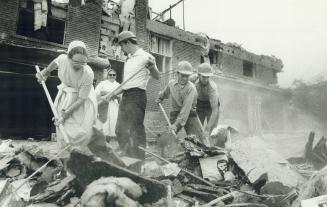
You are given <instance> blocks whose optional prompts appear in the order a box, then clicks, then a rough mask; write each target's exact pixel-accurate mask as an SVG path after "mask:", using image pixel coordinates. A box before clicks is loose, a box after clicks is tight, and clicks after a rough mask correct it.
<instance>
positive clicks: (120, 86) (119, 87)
mask: <svg viewBox="0 0 327 207" xmlns="http://www.w3.org/2000/svg"><path fill="white" fill-rule="evenodd" d="M142 70H143V68H141V69H139V70H138V71H136V72H135V73H134V74H133V75H131V76H130V77H128V78H127V79H126V80H125V81H124V82H122V83H121V84H120V85H119V86H118V87H117V88H115V89H114V90H113V91H112V92H111V93H108V94H107V95H105V98H107V97H109V96H111V95H112V94H114V93H115V92H116V91H118V90H119V89H121V88H122V87H123V86H124V85H125V84H126V83H128V81H130V80H131V79H132V78H134V77H135V76H136V75H137V74H138V73H139V72H141V71H142ZM102 102H103V101H102V100H100V101H99V102H98V104H101V103H102Z"/></svg>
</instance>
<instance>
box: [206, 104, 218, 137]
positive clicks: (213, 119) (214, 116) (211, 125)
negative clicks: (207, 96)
mask: <svg viewBox="0 0 327 207" xmlns="http://www.w3.org/2000/svg"><path fill="white" fill-rule="evenodd" d="M210 105H211V109H212V113H211V116H210V119H209V121H208V124H207V126H206V128H205V131H207V132H211V130H212V129H213V128H214V127H216V126H214V125H215V124H216V123H217V120H218V119H219V106H218V101H214V102H210Z"/></svg>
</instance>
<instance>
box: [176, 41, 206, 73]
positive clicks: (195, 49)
mask: <svg viewBox="0 0 327 207" xmlns="http://www.w3.org/2000/svg"><path fill="white" fill-rule="evenodd" d="M182 60H187V61H189V62H190V63H191V64H192V66H193V67H196V66H197V65H199V64H200V60H201V53H200V48H199V46H197V45H194V44H190V43H187V42H183V41H179V40H174V41H173V68H176V66H177V64H178V62H179V61H182Z"/></svg>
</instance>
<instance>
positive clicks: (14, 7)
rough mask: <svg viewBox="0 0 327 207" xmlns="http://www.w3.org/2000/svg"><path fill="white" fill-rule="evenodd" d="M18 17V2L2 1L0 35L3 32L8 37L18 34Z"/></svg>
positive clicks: (0, 7)
mask: <svg viewBox="0 0 327 207" xmlns="http://www.w3.org/2000/svg"><path fill="white" fill-rule="evenodd" d="M17 15H18V0H1V1H0V35H1V33H3V32H4V33H7V35H13V34H15V33H16V21H17V19H18V17H17Z"/></svg>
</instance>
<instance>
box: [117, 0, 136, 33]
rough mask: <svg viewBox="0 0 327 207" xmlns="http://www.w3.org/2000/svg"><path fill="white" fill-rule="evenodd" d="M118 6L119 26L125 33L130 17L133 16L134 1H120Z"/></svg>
mask: <svg viewBox="0 0 327 207" xmlns="http://www.w3.org/2000/svg"><path fill="white" fill-rule="evenodd" d="M119 5H120V8H121V12H120V15H119V19H120V26H121V27H122V28H123V31H127V30H129V26H130V24H131V22H130V20H131V16H134V6H135V0H120V2H119Z"/></svg>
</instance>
